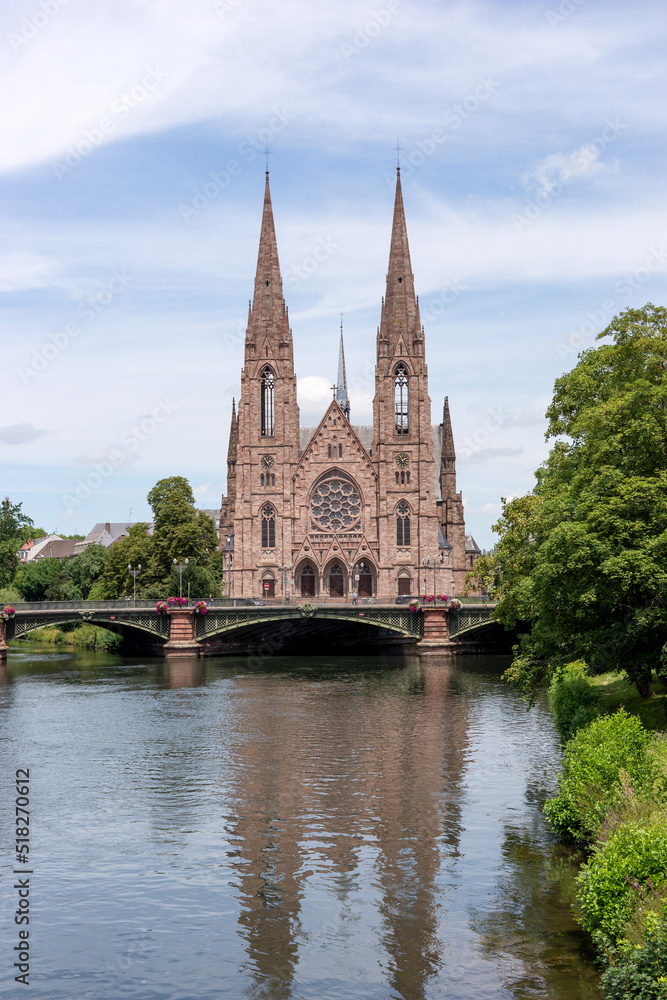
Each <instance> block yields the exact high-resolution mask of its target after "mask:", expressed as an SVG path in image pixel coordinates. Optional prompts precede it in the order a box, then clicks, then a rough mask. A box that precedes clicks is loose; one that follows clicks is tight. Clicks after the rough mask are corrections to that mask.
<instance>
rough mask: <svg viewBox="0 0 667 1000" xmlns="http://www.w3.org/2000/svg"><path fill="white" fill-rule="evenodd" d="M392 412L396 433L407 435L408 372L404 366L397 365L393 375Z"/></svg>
mask: <svg viewBox="0 0 667 1000" xmlns="http://www.w3.org/2000/svg"><path fill="white" fill-rule="evenodd" d="M394 376H395V377H394V412H395V416H396V433H397V434H407V433H408V371H407V368H406V367H405V365H398V366H397V368H396V371H395V373H394Z"/></svg>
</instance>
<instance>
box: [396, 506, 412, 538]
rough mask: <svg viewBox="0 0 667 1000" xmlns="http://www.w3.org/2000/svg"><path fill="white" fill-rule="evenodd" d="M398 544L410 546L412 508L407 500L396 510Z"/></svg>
mask: <svg viewBox="0 0 667 1000" xmlns="http://www.w3.org/2000/svg"><path fill="white" fill-rule="evenodd" d="M396 544H397V545H400V546H406V547H407V546H408V545H409V544H410V508H409V507H408V505H407V504H406V502H405V500H401V502H400V503H399V505H398V507H397V508H396Z"/></svg>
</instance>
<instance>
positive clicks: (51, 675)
mask: <svg viewBox="0 0 667 1000" xmlns="http://www.w3.org/2000/svg"><path fill="white" fill-rule="evenodd" d="M499 672H500V665H499V664H497V663H496V662H494V660H493V659H491V658H483V659H482V658H479V659H473V658H469V659H466V660H461V661H456V662H455V661H452V660H444V661H441V662H438V661H437V660H433V659H429V660H428V661H420V660H419V659H417V658H408V659H407V660H406V661H404V662H403V661H389V660H386V659H384V660H383V659H381V658H378V659H377V660H376V661H373V660H369V659H359V660H355V659H354V658H328V659H327V658H316V659H313V660H311V661H307V660H303V659H302V660H288V659H278V658H275V659H274V660H273V661H272V662H271V663H270V664H269V665H268V667H267V668H264V669H262V670H259V671H253V670H250V669H248V667H247V664H246V662H245V661H239V662H233V661H229V660H210V661H204V662H202V661H196V660H191V659H183V660H181V659H177V660H171V661H167V662H164V661H149V662H146V661H141V660H126V659H122V658H120V657H117V656H115V654H114V655H106V656H102V657H99V658H96V657H95V656H94V654H76V653H68V654H66V655H65V657H64V658H63V659H61V660H60V661H57V660H50V659H48V658H47V659H46V660H45V659H43V658H42V659H39V658H35V660H34V661H33V662H32V666H30V663H29V662H28V661H27V660H22V661H21V662H15V664H14V665H13V666H12V664H11V661H10V665H9V673H10V675H11V676H12V677H13V682H12V684H11V685H10V686H8V687H7V688H5V689H3V690H2V693H0V721H1V722H2V725H3V732H4V733H5V735H6V741H5V743H4V744H0V751H2V750H3V747H4V750H5V754H6V751H7V750H8V749H9V748H11V749H10V750H9V756H8V757H7V759H6V760H5V761H3V766H6V767H10V766H16V765H15V764H11V762H12V761H14V760H17V759H20V760H23V759H25V756H24V755H25V754H32V757H31V761H32V765H31V766H34V767H35V774H36V779H35V781H36V785H35V794H36V795H37V798H38V801H39V803H40V824H41V826H40V837H41V838H42V841H41V843H42V844H43V845H48V849H47V848H46V847H42V848H40V850H41V851H42V854H41V855H40V857H41V862H42V865H43V871H42V875H41V879H42V881H41V883H40V885H41V890H40V891H41V903H40V906H41V911H40V921H41V924H40V926H41V928H42V931H41V933H42V935H43V937H42V939H41V952H40V955H41V957H40V962H41V968H42V970H43V972H44V975H45V976H46V979H47V980H48V985H49V990H50V992H48V994H47V993H44V994H43V995H45V996H47V995H48V996H49V1000H61V998H62V1000H64V998H65V997H67V998H68V1000H69V998H70V997H76V996H83V995H84V992H82V990H84V989H88V987H89V986H90V985H91V984H94V990H95V995H96V996H97V997H100V998H102V1000H106V998H109V1000H117V997H119V996H124V997H128V998H129V1000H143V998H144V997H148V996H150V997H151V998H153V1000H183V997H186V996H191V995H196V996H197V997H198V1000H199V998H203V1000H213V998H215V1000H219V998H220V997H230V998H231V997H233V998H234V1000H236V998H238V997H239V996H246V997H248V998H252V1000H260V998H261V1000H311V998H312V1000H315V998H317V1000H329V998H331V1000H334V998H335V1000H347V998H350V1000H352V998H354V1000H386V998H387V997H392V998H397V1000H435V998H439V997H441V996H447V997H448V1000H476V998H478V997H479V998H480V1000H481V998H484V1000H489V998H491V1000H493V998H498V1000H500V998H501V997H503V998H505V997H508V996H513V997H516V998H517V1000H519V998H522V1000H523V998H528V997H532V996H540V997H545V998H554V1000H575V998H576V1000H579V998H586V1000H589V998H590V1000H593V998H596V1000H597V994H596V993H595V974H594V972H593V971H592V967H591V966H590V964H589V963H588V960H587V956H586V955H585V954H582V949H581V940H580V939H579V938H578V937H576V935H575V929H574V924H573V922H572V918H571V915H570V913H569V898H568V897H567V893H565V892H563V889H562V886H561V884H560V883H559V882H558V881H557V880H555V879H553V878H549V877H548V874H547V873H548V872H549V864H550V858H551V857H552V854H553V845H552V844H551V841H550V839H549V837H548V835H547V834H546V832H545V828H544V823H543V820H542V817H541V813H540V804H541V799H543V797H544V795H545V794H546V791H547V790H548V787H549V784H550V783H553V780H554V777H555V773H556V769H557V766H558V760H559V750H558V742H557V737H556V734H555V733H554V732H553V727H552V726H551V723H550V720H549V718H548V715H547V714H546V713H545V712H544V711H543V710H541V709H538V710H536V712H535V713H533V714H532V715H527V714H526V711H525V707H524V706H523V704H522V703H521V702H520V701H519V699H518V698H517V697H516V696H515V695H514V694H513V693H512V692H511V691H510V690H509V689H508V688H507V687H506V686H505V685H503V684H501V683H500V682H499V679H498V678H499ZM63 789H65V790H66V794H64V792H63ZM100 899H103V900H104V906H103V907H102V908H101V907H100ZM84 914H85V917H84ZM63 915H65V916H63ZM72 940H76V941H77V949H76V954H72V955H71V957H70V958H69V959H68V962H65V963H63V960H62V956H63V955H69V952H68V948H69V945H68V941H69V942H71V941H72ZM128 942H130V944H128ZM137 942H141V947H139V946H138V945H137ZM130 945H131V947H130ZM119 955H121V956H129V957H127V961H125V959H123V962H121V961H120V959H119V958H118V956H119ZM68 963H69V964H68ZM73 965H74V968H75V970H76V975H77V976H78V975H80V976H81V980H82V984H83V982H85V983H86V984H87V985H86V986H85V988H84V987H83V985H82V986H81V988H80V990H79V992H78V993H77V991H76V989H74V990H73V989H72V983H73V979H72V976H73V973H72V966H73ZM195 983H196V990H195V986H193V984H195ZM1 985H2V984H0V989H1ZM74 985H75V986H76V983H75V984H74ZM38 995H41V994H38Z"/></svg>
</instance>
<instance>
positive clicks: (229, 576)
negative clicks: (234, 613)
mask: <svg viewBox="0 0 667 1000" xmlns="http://www.w3.org/2000/svg"><path fill="white" fill-rule="evenodd" d="M231 541H232V536H231V535H227V545H230V544H231ZM225 569H226V570H227V599H228V600H229V598H231V596H232V551H231V549H228V550H227V561H226V563H225Z"/></svg>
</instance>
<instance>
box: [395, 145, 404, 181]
mask: <svg viewBox="0 0 667 1000" xmlns="http://www.w3.org/2000/svg"><path fill="white" fill-rule="evenodd" d="M394 149H395V150H396V170H397V171H398V172H399V174H400V172H401V150H402V149H403V147H402V146H401V141H400V139H399V137H398V136H396V145H395V146H394Z"/></svg>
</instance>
